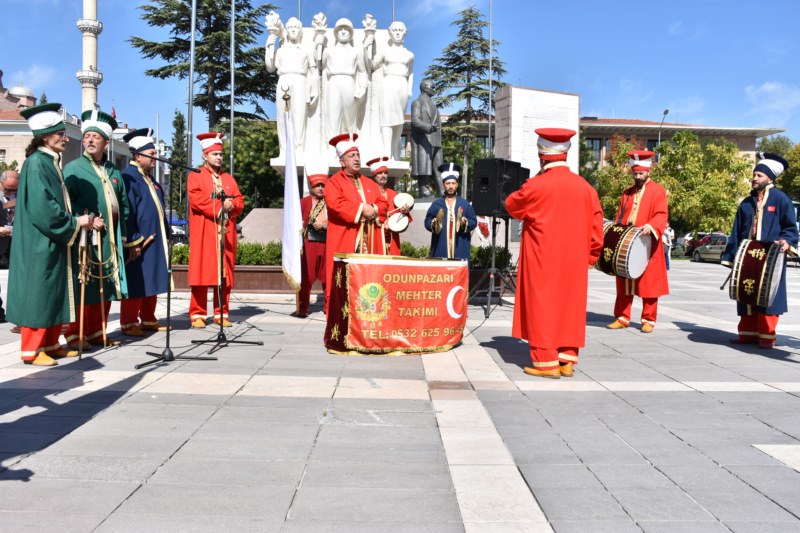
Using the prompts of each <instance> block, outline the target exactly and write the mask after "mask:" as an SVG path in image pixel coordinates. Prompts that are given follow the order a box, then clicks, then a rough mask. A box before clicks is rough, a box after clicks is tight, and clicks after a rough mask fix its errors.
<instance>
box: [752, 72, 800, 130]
mask: <svg viewBox="0 0 800 533" xmlns="http://www.w3.org/2000/svg"><path fill="white" fill-rule="evenodd" d="M744 93H745V96H746V97H747V100H748V101H749V102H750V104H751V106H752V107H751V108H750V114H751V115H760V118H759V122H761V123H764V124H772V125H784V124H786V123H787V122H788V121H789V119H790V118H791V116H792V114H793V113H794V112H795V111H797V110H798V109H800V87H797V86H796V85H790V84H786V83H782V82H778V81H767V82H764V83H762V84H761V85H758V86H756V85H748V86H747V87H745V88H744Z"/></svg>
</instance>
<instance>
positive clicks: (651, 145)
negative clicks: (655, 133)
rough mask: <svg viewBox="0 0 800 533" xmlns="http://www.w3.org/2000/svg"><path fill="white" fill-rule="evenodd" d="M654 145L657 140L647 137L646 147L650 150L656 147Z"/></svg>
mask: <svg viewBox="0 0 800 533" xmlns="http://www.w3.org/2000/svg"><path fill="white" fill-rule="evenodd" d="M656 146H658V141H657V140H653V139H648V140H647V149H648V150H650V151H651V152H652V151H653V150H655V149H656Z"/></svg>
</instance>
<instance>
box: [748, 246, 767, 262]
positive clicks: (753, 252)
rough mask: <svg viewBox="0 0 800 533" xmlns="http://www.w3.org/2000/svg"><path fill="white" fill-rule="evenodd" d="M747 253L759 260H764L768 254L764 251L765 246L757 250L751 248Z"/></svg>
mask: <svg viewBox="0 0 800 533" xmlns="http://www.w3.org/2000/svg"><path fill="white" fill-rule="evenodd" d="M747 254H748V255H749V256H750V257H752V258H753V259H758V260H759V261H763V260H764V256H765V255H767V253H766V252H765V251H764V249H763V248H759V249H757V250H749V251H748V252H747Z"/></svg>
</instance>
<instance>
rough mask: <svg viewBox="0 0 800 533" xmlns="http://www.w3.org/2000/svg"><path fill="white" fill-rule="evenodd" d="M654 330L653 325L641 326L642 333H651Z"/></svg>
mask: <svg viewBox="0 0 800 533" xmlns="http://www.w3.org/2000/svg"><path fill="white" fill-rule="evenodd" d="M654 328H655V326H654V325H653V324H648V323H647V322H645V323H644V324H642V333H653V329H654Z"/></svg>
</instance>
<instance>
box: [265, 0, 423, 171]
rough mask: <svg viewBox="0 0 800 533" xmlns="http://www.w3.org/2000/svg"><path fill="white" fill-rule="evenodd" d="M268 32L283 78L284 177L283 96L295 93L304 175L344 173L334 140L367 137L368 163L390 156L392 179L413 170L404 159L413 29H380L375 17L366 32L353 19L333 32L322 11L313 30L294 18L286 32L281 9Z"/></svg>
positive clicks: (276, 162) (363, 143) (279, 161)
mask: <svg viewBox="0 0 800 533" xmlns="http://www.w3.org/2000/svg"><path fill="white" fill-rule="evenodd" d="M266 26H267V30H268V32H269V37H268V38H267V46H266V57H265V62H266V66H267V69H268V70H269V71H270V72H277V73H278V76H279V78H278V85H277V87H276V113H275V116H276V117H277V118H278V138H279V142H280V148H281V150H280V155H279V156H278V157H277V158H274V159H272V160H271V161H270V163H271V165H272V166H273V167H274V168H276V169H277V170H279V171H280V172H283V171H284V168H283V167H284V164H285V143H286V139H285V132H284V131H282V130H283V129H284V126H283V125H282V121H281V119H282V115H283V109H284V103H283V100H282V96H283V94H284V91H288V94H289V96H290V104H289V105H290V114H291V116H292V124H293V130H294V143H295V144H294V145H295V158H296V160H297V165H298V167H299V171H302V170H303V169H305V168H306V167H308V168H314V169H317V171H318V169H320V168H328V169H329V171H330V172H334V171H335V170H337V169H338V168H339V162H338V159H337V158H336V155H335V152H334V150H333V148H332V147H331V146H329V145H328V140H329V139H330V138H331V137H334V136H335V135H338V134H339V133H347V132H350V133H358V134H359V148H360V150H361V158H362V160H363V161H368V160H369V159H372V158H374V157H380V156H384V155H389V156H391V158H392V161H390V165H389V167H390V175H391V176H401V175H403V174H404V173H405V172H407V171H408V168H409V166H408V163H406V162H405V161H397V159H399V148H400V134H401V132H402V128H403V123H404V119H405V112H406V108H407V107H408V100H409V98H410V96H411V86H412V83H413V64H414V54H412V53H411V52H410V51H409V50H408V49H406V48H405V47H404V46H403V40H404V38H405V34H406V28H405V25H404V24H403V23H402V22H394V23H393V24H392V25H391V26H390V27H389V29H388V30H379V29H377V21H376V20H375V19H374V18H373V17H372V16H371V15H369V14H368V15H366V16H365V17H364V19H363V21H362V26H363V28H362V29H356V28H354V26H353V24H352V22H351V21H350V20H349V19H346V18H340V19H339V20H337V21H336V24H335V26H334V28H332V29H331V28H328V26H327V17H326V16H325V15H324V14H323V13H317V14H316V15H314V17H313V20H312V23H311V27H310V28H302V27H301V22H300V21H299V20H297V19H296V18H294V17H292V18H290V19H289V20H288V21H287V22H286V25H285V27H284V25H283V24H282V23H281V21H280V17H279V16H278V14H277V13H275V12H274V11H273V12H270V13H269V14H268V15H267V17H266ZM276 44H277V45H279V46H278V48H277V49H276ZM362 172H364V173H366V174H369V169H368V168H366V166H363V167H362ZM306 174H308V172H306Z"/></svg>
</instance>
